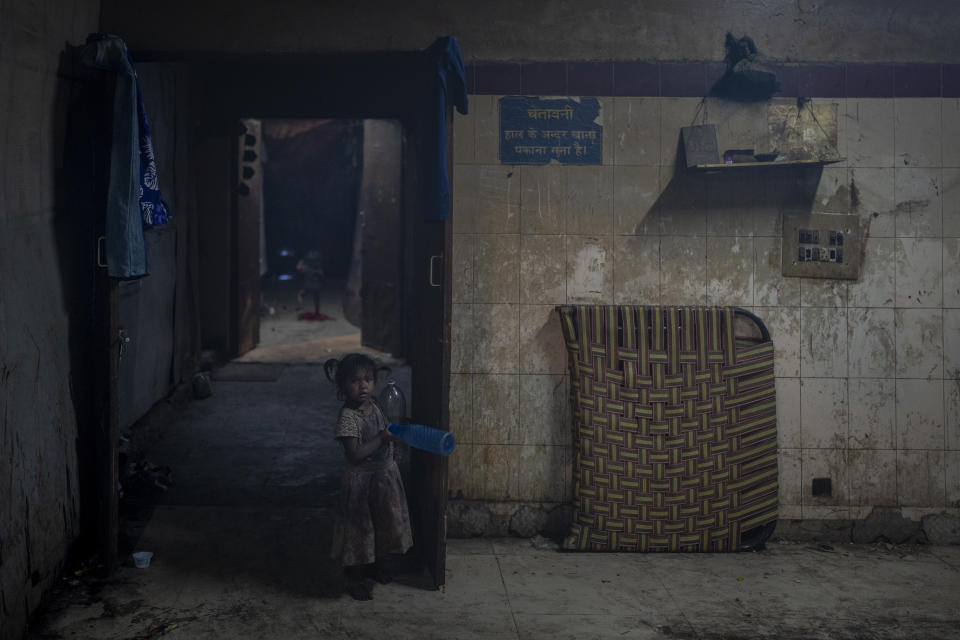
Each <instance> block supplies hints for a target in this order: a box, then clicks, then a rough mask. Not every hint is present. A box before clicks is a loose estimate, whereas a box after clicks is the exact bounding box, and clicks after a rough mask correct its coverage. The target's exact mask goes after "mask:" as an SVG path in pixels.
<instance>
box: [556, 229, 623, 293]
mask: <svg viewBox="0 0 960 640" xmlns="http://www.w3.org/2000/svg"><path fill="white" fill-rule="evenodd" d="M566 254H567V302H571V303H574V302H591V303H607V304H609V303H610V302H612V301H613V236H567V237H566Z"/></svg>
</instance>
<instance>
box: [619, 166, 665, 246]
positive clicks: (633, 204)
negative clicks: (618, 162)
mask: <svg viewBox="0 0 960 640" xmlns="http://www.w3.org/2000/svg"><path fill="white" fill-rule="evenodd" d="M659 197H660V168H659V167H625V166H618V167H615V168H614V170H613V212H614V231H615V233H617V234H620V235H659V233H660V221H659V218H658V216H657V214H656V210H655V207H654V205H655V203H656V201H657V198H659Z"/></svg>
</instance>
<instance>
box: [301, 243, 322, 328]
mask: <svg viewBox="0 0 960 640" xmlns="http://www.w3.org/2000/svg"><path fill="white" fill-rule="evenodd" d="M297 271H299V272H300V273H302V274H303V289H301V290H300V292H299V293H298V294H297V302H299V303H300V304H303V295H304V294H305V293H309V294H312V295H313V315H314V316H319V315H320V291H321V290H322V289H323V257H322V256H321V254H320V251H318V250H317V249H310V250H309V251H307V253H306V255H304V257H302V258H301V259H300V260H299V261H298V262H297ZM310 319H312V318H310Z"/></svg>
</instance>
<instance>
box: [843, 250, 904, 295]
mask: <svg viewBox="0 0 960 640" xmlns="http://www.w3.org/2000/svg"><path fill="white" fill-rule="evenodd" d="M895 243H896V240H894V239H893V238H868V239H867V241H866V247H865V249H864V252H863V262H862V264H861V266H860V279H859V280H857V281H851V282H850V283H849V284H847V305H848V306H850V307H893V306H894V303H895V301H896V280H895V274H896V261H895V256H896V244H895Z"/></svg>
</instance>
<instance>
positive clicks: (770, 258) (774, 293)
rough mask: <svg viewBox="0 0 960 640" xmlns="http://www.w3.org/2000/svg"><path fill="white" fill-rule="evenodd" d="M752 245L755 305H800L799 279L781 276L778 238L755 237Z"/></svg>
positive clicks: (781, 266) (781, 267) (781, 268)
mask: <svg viewBox="0 0 960 640" xmlns="http://www.w3.org/2000/svg"><path fill="white" fill-rule="evenodd" d="M753 247H754V256H755V258H754V259H755V263H754V283H753V284H754V288H753V301H754V304H756V305H757V306H779V307H796V306H799V305H800V279H799V278H785V277H783V265H782V264H781V255H780V238H768V237H757V238H754V240H753Z"/></svg>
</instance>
